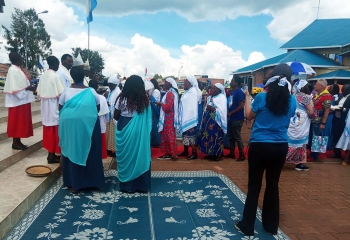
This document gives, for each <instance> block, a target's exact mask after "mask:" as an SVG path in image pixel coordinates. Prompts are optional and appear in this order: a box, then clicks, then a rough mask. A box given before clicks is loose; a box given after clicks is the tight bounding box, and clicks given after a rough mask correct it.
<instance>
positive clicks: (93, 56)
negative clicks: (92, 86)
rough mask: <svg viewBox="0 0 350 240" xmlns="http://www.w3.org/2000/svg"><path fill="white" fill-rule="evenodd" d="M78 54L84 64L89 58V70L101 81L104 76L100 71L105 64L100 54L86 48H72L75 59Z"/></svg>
mask: <svg viewBox="0 0 350 240" xmlns="http://www.w3.org/2000/svg"><path fill="white" fill-rule="evenodd" d="M79 53H80V55H81V58H82V59H83V61H84V62H86V60H87V58H88V56H89V64H90V68H91V69H92V70H93V71H94V73H95V75H96V76H98V77H99V78H100V79H103V78H104V76H103V74H102V70H103V69H104V65H105V62H104V60H103V58H102V56H101V54H100V53H99V52H98V51H91V50H88V49H86V48H84V49H81V48H72V54H73V56H74V57H77V56H78V54H79Z"/></svg>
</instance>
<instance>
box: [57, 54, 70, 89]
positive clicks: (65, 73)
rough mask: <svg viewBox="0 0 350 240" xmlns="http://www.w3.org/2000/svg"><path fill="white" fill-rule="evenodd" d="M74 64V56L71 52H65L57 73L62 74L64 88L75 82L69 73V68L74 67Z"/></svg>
mask: <svg viewBox="0 0 350 240" xmlns="http://www.w3.org/2000/svg"><path fill="white" fill-rule="evenodd" d="M72 66H73V57H72V56H71V55H69V54H63V55H62V57H61V65H60V67H59V68H58V70H57V72H56V73H57V74H58V75H60V77H61V81H62V83H63V85H64V88H69V87H70V86H71V85H72V83H73V79H72V77H71V76H70V73H69V70H70V69H71V68H72Z"/></svg>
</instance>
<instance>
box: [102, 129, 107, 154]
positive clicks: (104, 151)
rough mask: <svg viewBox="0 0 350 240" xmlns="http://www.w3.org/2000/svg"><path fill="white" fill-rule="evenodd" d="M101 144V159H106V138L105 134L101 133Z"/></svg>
mask: <svg viewBox="0 0 350 240" xmlns="http://www.w3.org/2000/svg"><path fill="white" fill-rule="evenodd" d="M101 139H102V140H101V143H102V159H105V158H107V157H108V155H107V136H106V133H101Z"/></svg>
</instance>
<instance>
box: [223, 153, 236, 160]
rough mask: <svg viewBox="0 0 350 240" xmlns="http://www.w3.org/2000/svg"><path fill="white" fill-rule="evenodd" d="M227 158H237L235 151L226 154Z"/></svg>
mask: <svg viewBox="0 0 350 240" xmlns="http://www.w3.org/2000/svg"><path fill="white" fill-rule="evenodd" d="M224 157H225V158H232V159H236V156H235V154H234V153H229V154H227V155H225V156H224Z"/></svg>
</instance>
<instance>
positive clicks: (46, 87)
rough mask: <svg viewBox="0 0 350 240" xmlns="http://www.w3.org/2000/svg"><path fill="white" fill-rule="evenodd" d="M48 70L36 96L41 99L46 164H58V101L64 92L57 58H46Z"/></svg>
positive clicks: (41, 79) (42, 77)
mask: <svg viewBox="0 0 350 240" xmlns="http://www.w3.org/2000/svg"><path fill="white" fill-rule="evenodd" d="M47 63H48V64H49V69H48V70H47V71H46V72H45V73H44V74H43V75H42V76H41V78H40V82H39V85H38V91H37V92H38V96H40V98H41V119H42V124H43V147H44V148H45V149H46V150H47V151H48V152H49V155H48V156H47V162H48V163H49V164H50V163H59V162H60V154H61V149H60V147H59V146H58V144H59V139H58V120H59V110H58V100H59V97H60V95H61V94H62V93H63V91H64V90H65V87H64V85H63V83H62V81H61V78H60V76H59V75H58V74H57V73H56V71H57V70H58V67H59V65H60V62H59V60H58V58H56V57H54V56H50V57H48V58H47Z"/></svg>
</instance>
